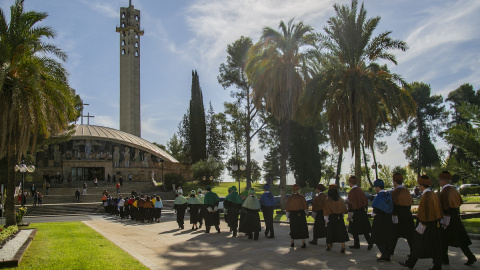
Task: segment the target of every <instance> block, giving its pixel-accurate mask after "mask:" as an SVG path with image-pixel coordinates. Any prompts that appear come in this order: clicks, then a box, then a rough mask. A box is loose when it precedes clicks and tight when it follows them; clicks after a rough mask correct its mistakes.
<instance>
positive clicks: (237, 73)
mask: <svg viewBox="0 0 480 270" xmlns="http://www.w3.org/2000/svg"><path fill="white" fill-rule="evenodd" d="M252 46H253V43H252V40H251V39H250V38H249V37H244V36H242V37H240V39H238V40H236V41H235V42H233V43H232V44H230V45H228V47H227V61H226V62H225V63H222V64H220V68H219V71H220V75H219V76H218V82H219V83H220V84H221V85H222V86H223V88H224V89H227V88H231V87H232V86H235V88H234V89H233V90H231V92H230V96H231V97H232V98H234V99H235V101H234V102H231V103H226V104H225V106H232V105H233V106H237V107H239V108H242V109H241V110H237V114H236V115H230V117H231V121H234V122H237V124H238V125H239V126H241V127H242V129H243V136H244V138H245V139H244V142H245V158H246V170H245V176H246V178H247V188H250V187H251V181H252V169H253V167H252V164H251V162H252V160H251V151H252V150H251V145H252V140H253V139H254V137H255V136H256V135H257V134H258V132H260V131H261V130H262V129H263V127H264V126H265V123H264V121H263V115H264V110H263V106H260V107H255V105H254V103H253V99H252V96H251V93H252V90H253V89H252V84H251V83H250V82H249V80H248V77H247V73H246V71H245V65H246V61H247V55H248V50H249V49H250V48H251V47H252ZM237 166H238V165H237Z"/></svg>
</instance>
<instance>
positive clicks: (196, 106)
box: [189, 70, 207, 164]
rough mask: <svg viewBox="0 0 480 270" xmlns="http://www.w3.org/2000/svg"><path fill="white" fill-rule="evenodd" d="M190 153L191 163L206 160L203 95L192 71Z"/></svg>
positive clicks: (196, 75) (195, 73)
mask: <svg viewBox="0 0 480 270" xmlns="http://www.w3.org/2000/svg"><path fill="white" fill-rule="evenodd" d="M189 122H190V136H189V137H190V138H189V139H190V153H191V155H192V163H193V164H194V163H196V162H198V161H200V160H204V159H206V158H207V135H206V126H205V109H204V107H203V95H202V90H201V89H200V82H199V79H198V74H197V71H196V70H195V71H192V97H191V99H190V115H189Z"/></svg>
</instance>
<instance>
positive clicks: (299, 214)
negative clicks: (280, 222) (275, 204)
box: [285, 184, 309, 248]
mask: <svg viewBox="0 0 480 270" xmlns="http://www.w3.org/2000/svg"><path fill="white" fill-rule="evenodd" d="M292 193H293V194H292V195H290V197H288V199H287V205H286V209H285V210H286V211H287V218H288V219H290V239H291V242H290V246H291V247H294V246H295V239H302V246H301V247H302V248H306V247H307V244H306V243H305V239H308V238H309V235H308V227H307V215H308V206H307V201H306V200H305V197H304V196H303V195H301V194H300V186H299V185H297V184H294V185H293V186H292Z"/></svg>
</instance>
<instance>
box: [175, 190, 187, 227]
mask: <svg viewBox="0 0 480 270" xmlns="http://www.w3.org/2000/svg"><path fill="white" fill-rule="evenodd" d="M173 208H174V209H175V211H176V212H177V224H178V227H179V228H180V229H182V230H183V229H184V228H185V227H184V219H185V212H186V210H187V199H185V197H183V191H182V190H179V191H178V193H177V197H176V198H175V201H174V202H173Z"/></svg>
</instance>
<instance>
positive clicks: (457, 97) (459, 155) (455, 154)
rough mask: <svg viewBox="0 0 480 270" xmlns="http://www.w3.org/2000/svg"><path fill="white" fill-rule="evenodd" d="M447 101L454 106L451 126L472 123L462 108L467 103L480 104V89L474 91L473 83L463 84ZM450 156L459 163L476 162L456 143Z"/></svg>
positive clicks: (451, 93) (449, 125) (449, 94)
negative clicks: (462, 111)
mask: <svg viewBox="0 0 480 270" xmlns="http://www.w3.org/2000/svg"><path fill="white" fill-rule="evenodd" d="M445 101H448V102H450V104H451V108H453V112H452V113H451V121H450V123H448V127H449V128H450V127H454V126H457V125H460V124H464V125H470V123H469V119H465V118H464V117H463V116H462V113H461V108H462V106H464V105H465V104H472V105H480V90H477V91H474V90H473V86H472V85H471V84H467V83H466V84H462V85H461V86H460V87H459V88H457V89H455V90H454V91H452V92H450V93H448V98H446V99H445ZM449 158H455V159H456V161H457V162H459V163H469V164H472V162H474V161H473V160H470V159H469V158H467V157H466V154H465V152H464V151H463V150H462V149H461V148H457V147H456V146H454V145H451V147H450V153H449ZM472 165H473V164H472Z"/></svg>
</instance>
